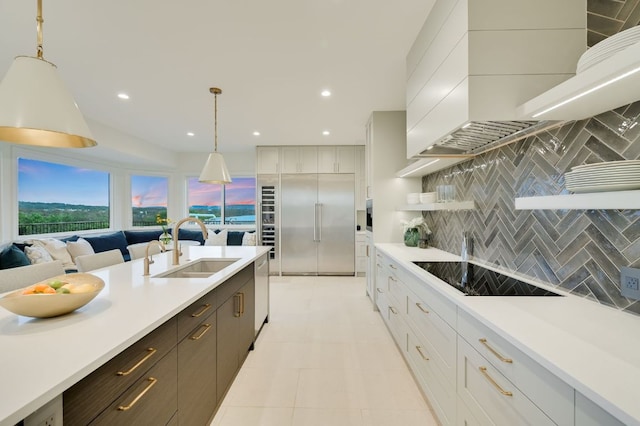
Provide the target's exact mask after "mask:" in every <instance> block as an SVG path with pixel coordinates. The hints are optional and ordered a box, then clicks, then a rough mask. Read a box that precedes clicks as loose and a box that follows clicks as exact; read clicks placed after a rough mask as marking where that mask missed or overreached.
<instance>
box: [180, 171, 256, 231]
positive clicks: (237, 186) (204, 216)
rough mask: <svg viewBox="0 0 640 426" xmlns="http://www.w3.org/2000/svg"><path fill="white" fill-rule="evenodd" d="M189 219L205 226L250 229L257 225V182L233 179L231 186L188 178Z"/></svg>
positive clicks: (250, 179)
mask: <svg viewBox="0 0 640 426" xmlns="http://www.w3.org/2000/svg"><path fill="white" fill-rule="evenodd" d="M187 199H188V203H189V215H190V216H194V217H197V218H198V219H200V220H202V221H203V222H204V223H206V224H215V225H219V224H221V223H224V224H233V225H251V224H255V223H256V180H255V178H233V182H232V183H230V184H228V185H226V186H225V185H212V184H208V183H200V182H198V178H189V179H188V183H187Z"/></svg>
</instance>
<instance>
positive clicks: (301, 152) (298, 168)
mask: <svg viewBox="0 0 640 426" xmlns="http://www.w3.org/2000/svg"><path fill="white" fill-rule="evenodd" d="M280 162H281V163H282V167H281V171H280V172H281V173H288V174H290V173H317V172H318V149H317V147H315V146H283V147H281V148H280Z"/></svg>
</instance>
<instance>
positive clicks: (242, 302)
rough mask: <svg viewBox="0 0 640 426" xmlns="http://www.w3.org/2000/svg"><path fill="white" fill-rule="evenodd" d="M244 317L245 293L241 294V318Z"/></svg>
mask: <svg viewBox="0 0 640 426" xmlns="http://www.w3.org/2000/svg"><path fill="white" fill-rule="evenodd" d="M242 315H244V293H240V316H242Z"/></svg>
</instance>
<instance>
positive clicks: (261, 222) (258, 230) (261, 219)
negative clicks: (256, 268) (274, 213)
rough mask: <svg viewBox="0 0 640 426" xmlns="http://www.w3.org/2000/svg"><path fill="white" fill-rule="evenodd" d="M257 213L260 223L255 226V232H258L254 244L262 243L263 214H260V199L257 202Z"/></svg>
mask: <svg viewBox="0 0 640 426" xmlns="http://www.w3.org/2000/svg"><path fill="white" fill-rule="evenodd" d="M258 212H259V213H258V214H259V216H257V217H259V218H260V219H259V220H260V224H259V225H258V226H257V228H258V229H257V232H258V235H257V236H258V241H257V242H256V245H262V227H263V226H264V216H263V215H262V201H260V202H258Z"/></svg>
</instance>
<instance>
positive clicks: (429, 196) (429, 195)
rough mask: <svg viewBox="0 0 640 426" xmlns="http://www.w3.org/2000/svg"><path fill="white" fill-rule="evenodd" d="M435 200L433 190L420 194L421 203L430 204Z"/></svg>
mask: <svg viewBox="0 0 640 426" xmlns="http://www.w3.org/2000/svg"><path fill="white" fill-rule="evenodd" d="M435 202H436V193H435V192H423V193H422V194H420V203H422V204H431V203H435Z"/></svg>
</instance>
